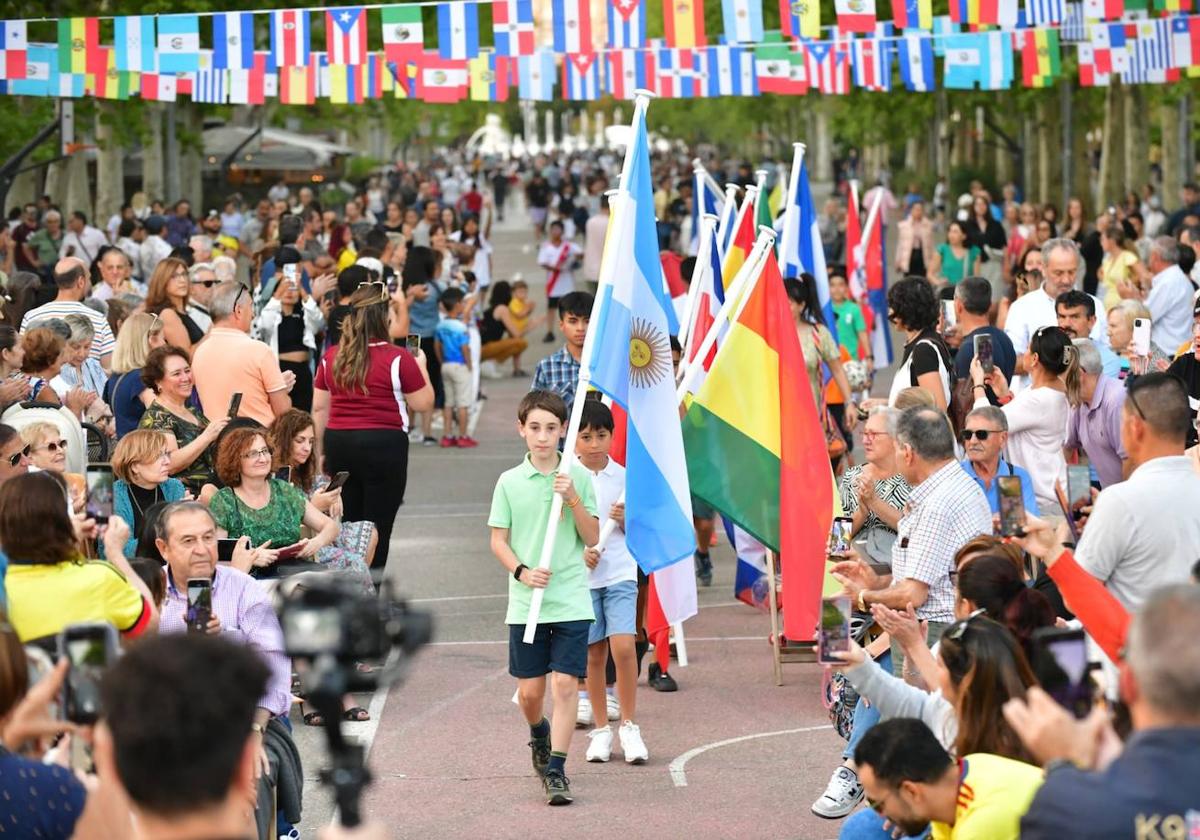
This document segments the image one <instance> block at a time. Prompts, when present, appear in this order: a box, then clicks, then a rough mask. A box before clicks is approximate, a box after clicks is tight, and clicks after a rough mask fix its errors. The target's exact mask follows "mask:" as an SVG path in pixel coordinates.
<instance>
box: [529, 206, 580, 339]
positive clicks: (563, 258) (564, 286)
mask: <svg viewBox="0 0 1200 840" xmlns="http://www.w3.org/2000/svg"><path fill="white" fill-rule="evenodd" d="M582 258H583V249H582V248H580V247H579V246H578V245H576V244H575V243H574V242H572V241H571V240H569V239H564V238H563V223H562V222H561V221H558V220H555V221H553V222H551V223H550V229H549V238H548V239H547V240H546V241H545V242H543V243H542V247H541V248H540V249H539V250H538V265H540V266H541V267H542V268H544V269H545V270H546V307H547V309H553V308H554V307H555V306H557V305H558V303H559V301H560V300H562V299H563V298H565V297H569V296H570V295H571V294H572V293H574V292H575V268H576V267H577V266H578V264H579V262H580V260H581V259H582ZM560 314H561V312H560ZM545 340H546V343H547V344H549V343H550V342H552V341H554V330H553V329H552V328H550V325H549V324H547V330H546V339H545Z"/></svg>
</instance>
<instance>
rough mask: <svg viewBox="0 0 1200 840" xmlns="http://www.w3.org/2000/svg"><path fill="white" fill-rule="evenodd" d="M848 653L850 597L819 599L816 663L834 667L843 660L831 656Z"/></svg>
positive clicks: (835, 596)
mask: <svg viewBox="0 0 1200 840" xmlns="http://www.w3.org/2000/svg"><path fill="white" fill-rule="evenodd" d="M849 651H850V596H849V595H834V596H831V597H829V598H822V599H821V629H820V630H819V631H818V633H817V661H818V662H821V663H824V664H826V665H836V664H839V663H841V662H842V661H843V660H841V659H838V658H837V657H836V656H834V655H833V654H835V653H848V652H849Z"/></svg>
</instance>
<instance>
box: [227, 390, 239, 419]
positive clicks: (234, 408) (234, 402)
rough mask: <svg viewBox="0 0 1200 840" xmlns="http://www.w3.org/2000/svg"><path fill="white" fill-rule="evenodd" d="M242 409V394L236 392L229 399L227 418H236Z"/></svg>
mask: <svg viewBox="0 0 1200 840" xmlns="http://www.w3.org/2000/svg"><path fill="white" fill-rule="evenodd" d="M241 407H242V392H241V391H237V392H235V393H234V395H233V396H232V397H230V398H229V416H230V417H237V414H238V411H239V410H240V409H241Z"/></svg>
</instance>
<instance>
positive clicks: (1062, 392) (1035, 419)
mask: <svg viewBox="0 0 1200 840" xmlns="http://www.w3.org/2000/svg"><path fill="white" fill-rule="evenodd" d="M1024 365H1025V370H1026V371H1027V372H1028V373H1029V377H1030V387H1028V388H1025V389H1024V390H1022V391H1021V392H1020V393H1019V394H1017V395H1016V396H1015V397H1014V396H1013V394H1012V392H1011V391H1009V390H1008V381H1007V380H1006V379H1005V378H1004V374H1003V373H1002V372H1001V371H1000V370H999V368H994V369H993V370H992V372H991V373H990V374H986V373H984V372H983V366H982V365H981V364H980V363H979V359H975V360H974V361H972V362H971V379H972V381H973V382H974V385H973V386H972V388H973V393H974V394H975V408H983V407H986V406H988V405H991V403H990V402H989V401H988V394H987V387H986V386H988V385H990V386H991V388H992V392H993V393H994V394H995V395H996V399H997V400H998V401H999V403H1000V409H1001V410H1002V411H1003V412H1004V416H1005V419H1007V420H1008V445H1007V446H1006V452H1005V455H1006V457H1007V460H1008V462H1009V463H1011V464H1016V465H1017V466H1019V467H1023V468H1024V469H1026V470H1027V471H1028V472H1029V474H1030V475H1031V476H1032V477H1033V489H1034V494H1035V495H1036V496H1037V503H1038V509H1039V510H1040V511H1041V513H1042V516H1043V517H1045V518H1046V519H1050V520H1053V521H1057V520H1058V519H1060V518H1061V517H1060V516H1056V515H1055V514H1053V513H1052V511H1057V510H1058V509H1059V508H1058V495H1057V494H1056V493H1055V489H1054V485H1055V482H1056V481H1061V482H1062V484H1063V486H1064V487H1065V486H1066V483H1067V462H1066V459H1065V458H1064V457H1063V444H1064V443H1066V439H1067V417H1068V415H1069V413H1070V411H1071V408H1072V407H1074V406H1076V405H1078V404H1079V399H1080V398H1079V389H1080V380H1079V351H1078V349H1077V348H1076V347H1075V345H1074V344H1072V343H1071V337H1070V336H1069V335H1067V333H1066V332H1064V331H1063V330H1061V329H1059V328H1058V327H1041V328H1040V329H1039V330H1038V331H1037V332H1035V333H1034V334H1033V338H1032V339H1031V340H1030V342H1029V350H1028V351H1026V353H1025V356H1024Z"/></svg>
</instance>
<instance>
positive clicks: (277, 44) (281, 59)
mask: <svg viewBox="0 0 1200 840" xmlns="http://www.w3.org/2000/svg"><path fill="white" fill-rule="evenodd" d="M310 36H311V33H310V31H309V20H308V12H307V11H304V10H303V9H281V10H279V11H275V12H271V61H272V63H273V64H274V65H275V66H276V67H304V66H307V65H308V63H309V61H310V56H309V53H310V52H311V37H310ZM314 84H315V83H314ZM286 87H287V89H288V90H289V92H291V93H294V94H295V95H296V96H297V97H300V96H301V95H302V94H303V95H307V91H308V87H309V80H308V79H302V78H300V77H298V76H297V77H296V78H295V79H289V80H288V84H287V86H286ZM309 101H311V100H309Z"/></svg>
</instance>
